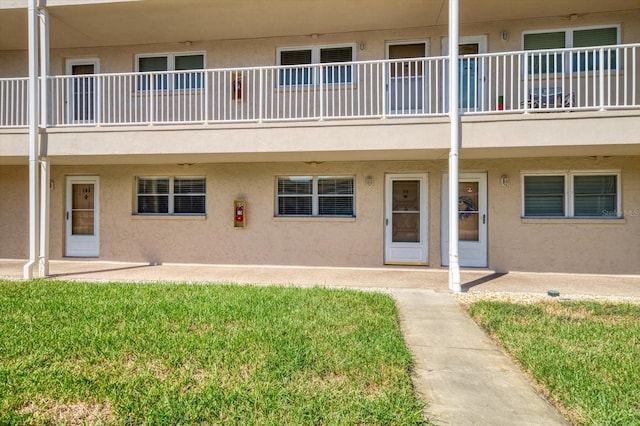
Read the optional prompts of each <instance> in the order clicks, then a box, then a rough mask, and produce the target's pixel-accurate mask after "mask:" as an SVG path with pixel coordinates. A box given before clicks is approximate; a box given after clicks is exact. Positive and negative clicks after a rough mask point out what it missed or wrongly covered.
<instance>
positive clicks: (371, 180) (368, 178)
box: [365, 176, 375, 187]
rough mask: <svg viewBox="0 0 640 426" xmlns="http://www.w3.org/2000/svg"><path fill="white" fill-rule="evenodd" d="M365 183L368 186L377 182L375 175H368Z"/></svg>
mask: <svg viewBox="0 0 640 426" xmlns="http://www.w3.org/2000/svg"><path fill="white" fill-rule="evenodd" d="M365 183H366V184H367V186H368V187H372V186H373V184H374V183H375V180H374V179H373V176H367V177H366V178H365Z"/></svg>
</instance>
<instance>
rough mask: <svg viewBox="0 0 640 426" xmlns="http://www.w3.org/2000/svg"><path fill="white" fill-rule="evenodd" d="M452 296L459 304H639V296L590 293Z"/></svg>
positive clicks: (487, 292) (501, 293)
mask: <svg viewBox="0 0 640 426" xmlns="http://www.w3.org/2000/svg"><path fill="white" fill-rule="evenodd" d="M453 298H454V299H455V300H456V302H458V303H459V304H461V305H465V306H468V305H471V304H473V303H475V302H478V301H480V300H489V301H495V302H509V303H519V304H524V305H530V304H533V303H540V302H566V301H592V302H606V303H633V304H640V297H632V296H594V295H590V294H562V293H560V295H559V296H556V297H552V296H549V295H547V294H543V293H514V292H504V291H500V292H495V291H471V292H467V293H455V294H453Z"/></svg>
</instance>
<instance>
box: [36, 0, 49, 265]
mask: <svg viewBox="0 0 640 426" xmlns="http://www.w3.org/2000/svg"><path fill="white" fill-rule="evenodd" d="M39 16H40V152H39V159H40V256H39V259H38V260H39V262H38V272H39V275H40V276H41V277H46V276H47V275H49V211H50V195H49V194H50V192H51V191H50V188H49V182H50V181H51V172H50V169H49V158H48V157H47V149H48V147H47V143H48V136H47V119H48V116H49V115H48V108H49V93H48V91H47V83H48V82H47V77H48V76H49V11H48V10H47V8H46V7H44V6H43V4H42V3H41V5H40V14H39Z"/></svg>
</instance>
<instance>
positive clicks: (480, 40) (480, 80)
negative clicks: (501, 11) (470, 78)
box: [441, 34, 489, 112]
mask: <svg viewBox="0 0 640 426" xmlns="http://www.w3.org/2000/svg"><path fill="white" fill-rule="evenodd" d="M472 43H477V44H478V54H483V53H487V49H488V44H489V42H488V37H487V35H486V34H479V35H472V36H461V37H459V39H458V45H460V44H472ZM441 48H442V50H441V51H442V56H447V55H449V37H442V46H441ZM485 72H486V70H485ZM476 74H477V77H476V84H477V87H478V105H477V106H476V108H477V109H478V110H480V111H486V109H487V96H486V93H487V78H486V76H485V75H484V74H482V73H481V70H476ZM446 81H447V87H448V82H449V70H448V67H447V78H446ZM482 93H485V95H484V96H483V95H482ZM443 94H444V96H445V98H446V100H447V101H446V105H447V109H449V91H448V90H446V91H444V92H443ZM482 99H484V103H482ZM460 111H461V112H463V111H464V109H463V108H460Z"/></svg>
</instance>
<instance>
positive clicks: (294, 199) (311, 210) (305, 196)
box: [276, 176, 355, 217]
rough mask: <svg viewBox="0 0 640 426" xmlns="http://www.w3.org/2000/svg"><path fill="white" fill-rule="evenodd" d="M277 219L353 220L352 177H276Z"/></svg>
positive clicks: (353, 184) (353, 182) (353, 180)
mask: <svg viewBox="0 0 640 426" xmlns="http://www.w3.org/2000/svg"><path fill="white" fill-rule="evenodd" d="M277 186H278V188H277V197H276V198H277V201H276V202H277V211H276V214H277V215H278V216H349V217H352V216H354V213H355V211H354V197H355V195H354V186H355V179H354V178H353V177H352V176H347V177H333V176H280V177H278V178H277Z"/></svg>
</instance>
